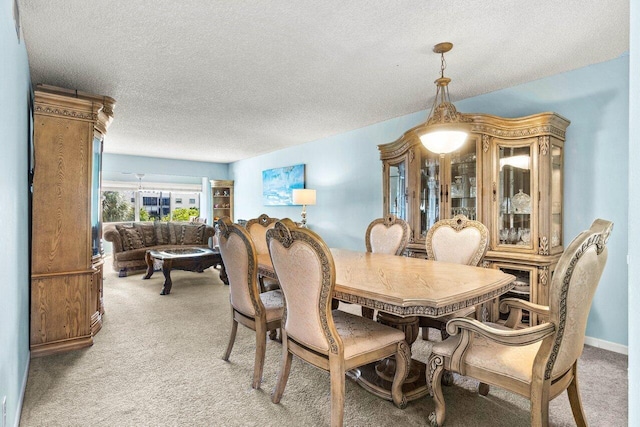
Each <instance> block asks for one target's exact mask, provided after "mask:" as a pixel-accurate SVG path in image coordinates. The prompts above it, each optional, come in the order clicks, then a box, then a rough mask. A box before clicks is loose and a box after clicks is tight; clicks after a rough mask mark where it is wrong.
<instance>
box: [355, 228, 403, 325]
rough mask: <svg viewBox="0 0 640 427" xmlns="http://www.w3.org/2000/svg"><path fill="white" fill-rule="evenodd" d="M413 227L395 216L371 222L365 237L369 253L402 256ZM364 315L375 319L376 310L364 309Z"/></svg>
mask: <svg viewBox="0 0 640 427" xmlns="http://www.w3.org/2000/svg"><path fill="white" fill-rule="evenodd" d="M410 235H411V227H410V226H409V223H407V222H406V221H405V220H403V219H401V218H398V217H396V216H394V215H387V216H385V217H384V218H377V219H374V220H373V221H371V223H370V224H369V226H368V227H367V231H366V233H365V235H364V243H365V246H366V248H367V252H374V253H383V254H394V255H402V253H403V252H404V251H405V249H406V248H407V244H408V243H409V236H410ZM362 315H363V316H364V317H368V318H369V319H373V315H374V310H373V309H371V308H368V307H362Z"/></svg>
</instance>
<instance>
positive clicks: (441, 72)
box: [440, 52, 447, 77]
mask: <svg viewBox="0 0 640 427" xmlns="http://www.w3.org/2000/svg"><path fill="white" fill-rule="evenodd" d="M445 68H447V62H446V61H445V60H444V52H442V53H441V54H440V77H444V69H445Z"/></svg>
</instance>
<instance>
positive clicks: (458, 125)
mask: <svg viewBox="0 0 640 427" xmlns="http://www.w3.org/2000/svg"><path fill="white" fill-rule="evenodd" d="M451 48H453V44H452V43H449V42H444V43H438V44H437V45H435V46H434V47H433V51H434V52H435V53H439V54H440V56H441V66H440V77H439V78H438V79H436V81H435V84H436V97H435V99H434V100H433V106H432V107H431V112H430V113H429V116H428V117H427V121H426V123H425V124H426V126H425V127H424V130H425V133H423V134H422V135H420V141H422V144H423V145H424V146H425V147H426V148H427V150H429V151H431V152H433V153H437V154H440V155H441V156H444V155H445V154H447V153H451V152H452V151H455V150H457V149H458V148H460V147H462V145H463V144H464V143H465V141H466V140H467V136H468V135H469V134H468V132H467V130H466V126H465V125H464V123H469V122H471V119H470V118H467V117H464V116H463V115H462V114H460V113H458V111H457V110H456V107H455V106H454V105H453V103H451V99H450V98H449V88H448V85H449V83H450V82H451V79H450V78H448V77H445V76H444V69H445V68H446V63H445V61H444V54H445V53H446V52H449V51H450V50H451Z"/></svg>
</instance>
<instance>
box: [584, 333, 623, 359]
mask: <svg viewBox="0 0 640 427" xmlns="http://www.w3.org/2000/svg"><path fill="white" fill-rule="evenodd" d="M584 343H585V344H587V345H590V346H592V347H598V348H601V349H604V350H609V351H613V352H614V353H620V354H626V355H627V356H628V355H629V347H628V346H626V345H622V344H618V343H615V342H611V341H605V340H601V339H598V338H592V337H584Z"/></svg>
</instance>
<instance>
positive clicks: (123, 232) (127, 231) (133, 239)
mask: <svg viewBox="0 0 640 427" xmlns="http://www.w3.org/2000/svg"><path fill="white" fill-rule="evenodd" d="M116 230H118V233H120V238H121V239H122V248H123V249H124V250H125V251H130V250H132V249H140V248H144V241H143V240H142V236H141V235H140V233H138V230H136V229H135V228H133V227H131V226H124V225H122V224H119V225H116Z"/></svg>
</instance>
